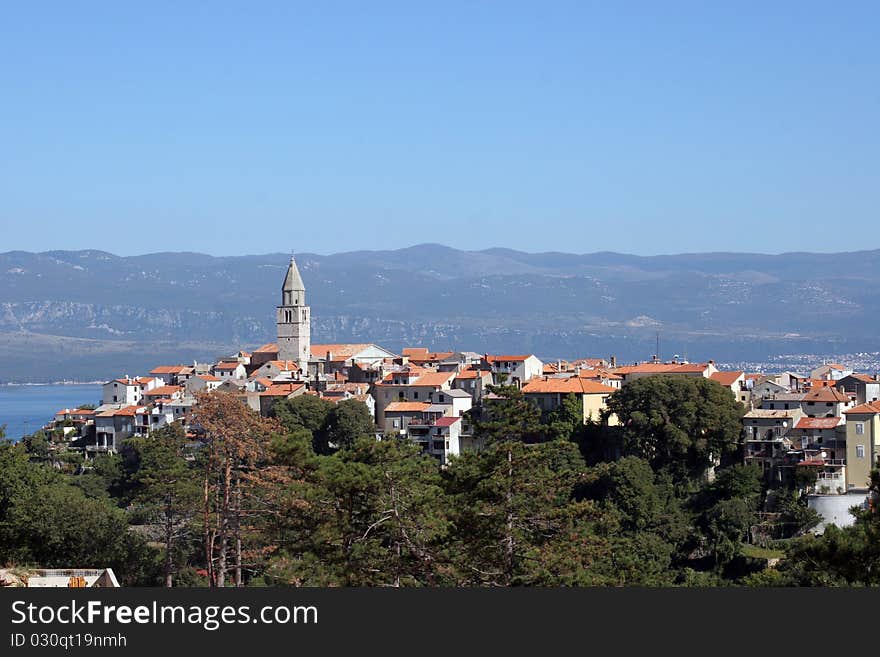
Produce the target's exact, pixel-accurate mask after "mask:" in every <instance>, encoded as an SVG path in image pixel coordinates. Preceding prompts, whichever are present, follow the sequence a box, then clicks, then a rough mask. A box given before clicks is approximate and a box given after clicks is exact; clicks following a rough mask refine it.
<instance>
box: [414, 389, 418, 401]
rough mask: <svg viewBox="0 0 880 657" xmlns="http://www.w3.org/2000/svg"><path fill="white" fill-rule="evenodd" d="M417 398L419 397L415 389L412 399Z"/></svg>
mask: <svg viewBox="0 0 880 657" xmlns="http://www.w3.org/2000/svg"><path fill="white" fill-rule="evenodd" d="M418 398H419V391H418V390H415V391H414V392H413V399H418Z"/></svg>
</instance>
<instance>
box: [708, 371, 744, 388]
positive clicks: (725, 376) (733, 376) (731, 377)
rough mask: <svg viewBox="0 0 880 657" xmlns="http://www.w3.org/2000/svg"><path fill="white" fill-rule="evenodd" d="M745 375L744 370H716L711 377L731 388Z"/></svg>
mask: <svg viewBox="0 0 880 657" xmlns="http://www.w3.org/2000/svg"><path fill="white" fill-rule="evenodd" d="M742 375H743V373H742V372H715V373H714V374H712V376H710V377H709V378H710V379H712V380H713V381H717V382H718V383H720V384H721V385H723V386H725V387H727V388H729V387H730V386H732V385H733V384H734V383H736V381H737V380H738V379H739V377H741V376H742Z"/></svg>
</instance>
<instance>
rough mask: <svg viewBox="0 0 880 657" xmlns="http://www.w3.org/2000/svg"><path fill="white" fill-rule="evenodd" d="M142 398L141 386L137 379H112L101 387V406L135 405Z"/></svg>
mask: <svg viewBox="0 0 880 657" xmlns="http://www.w3.org/2000/svg"><path fill="white" fill-rule="evenodd" d="M142 397H143V384H142V383H141V381H140V380H139V379H132V378H129V377H125V378H123V379H113V380H112V381H108V382H107V383H105V384H104V386H103V391H102V396H101V403H102V404H122V405H124V406H129V405H131V404H137V403H138V402H140V400H141V398H142Z"/></svg>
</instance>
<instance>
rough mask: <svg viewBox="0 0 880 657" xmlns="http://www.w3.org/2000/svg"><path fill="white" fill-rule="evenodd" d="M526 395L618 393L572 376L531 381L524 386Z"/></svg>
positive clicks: (613, 389) (614, 389)
mask: <svg viewBox="0 0 880 657" xmlns="http://www.w3.org/2000/svg"><path fill="white" fill-rule="evenodd" d="M522 391H523V393H525V394H527V395H528V394H548V393H549V394H556V393H558V394H563V395H565V394H576V395H609V394H611V393H612V392H617V388H612V387H611V386H606V385H604V384H602V383H597V382H595V381H593V380H591V379H584V378H582V377H579V376H572V377H569V378H567V379H555V378H551V377H544V378H540V379H530V380H529V381H527V382H526V383H525V385H523V388H522Z"/></svg>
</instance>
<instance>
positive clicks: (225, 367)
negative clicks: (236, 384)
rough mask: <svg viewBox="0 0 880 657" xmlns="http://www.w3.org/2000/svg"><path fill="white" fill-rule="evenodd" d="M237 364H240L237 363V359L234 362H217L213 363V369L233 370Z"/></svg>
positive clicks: (236, 367) (239, 364)
mask: <svg viewBox="0 0 880 657" xmlns="http://www.w3.org/2000/svg"><path fill="white" fill-rule="evenodd" d="M239 366H241V363H239V362H238V361H235V362H234V363H233V362H230V361H223V362H222V363H217V364H216V365H214V369H215V370H235V369H238V367H239Z"/></svg>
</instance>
